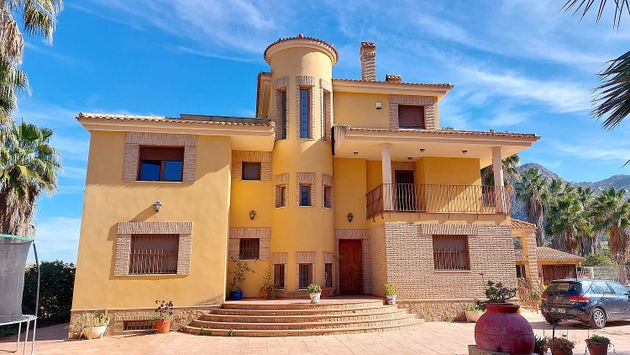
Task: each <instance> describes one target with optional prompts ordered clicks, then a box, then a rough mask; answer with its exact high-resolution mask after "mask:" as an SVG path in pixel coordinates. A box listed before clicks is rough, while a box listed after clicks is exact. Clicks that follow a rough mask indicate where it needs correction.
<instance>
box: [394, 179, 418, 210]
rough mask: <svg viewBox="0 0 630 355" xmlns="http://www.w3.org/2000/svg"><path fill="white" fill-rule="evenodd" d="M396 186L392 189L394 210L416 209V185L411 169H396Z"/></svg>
mask: <svg viewBox="0 0 630 355" xmlns="http://www.w3.org/2000/svg"><path fill="white" fill-rule="evenodd" d="M395 179H396V187H395V189H394V194H395V196H394V198H395V202H394V206H395V207H396V211H415V210H416V186H415V184H414V183H415V181H414V172H413V170H396V172H395Z"/></svg>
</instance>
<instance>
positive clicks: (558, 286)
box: [545, 282, 580, 294]
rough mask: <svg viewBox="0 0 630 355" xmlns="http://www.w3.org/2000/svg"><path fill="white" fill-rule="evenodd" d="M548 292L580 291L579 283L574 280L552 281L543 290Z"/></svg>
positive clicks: (577, 292)
mask: <svg viewBox="0 0 630 355" xmlns="http://www.w3.org/2000/svg"><path fill="white" fill-rule="evenodd" d="M545 292H547V293H548V294H564V293H571V294H573V293H576V294H579V293H580V284H579V283H575V282H553V283H552V284H551V285H549V287H547V289H546V290H545Z"/></svg>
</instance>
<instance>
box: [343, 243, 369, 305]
mask: <svg viewBox="0 0 630 355" xmlns="http://www.w3.org/2000/svg"><path fill="white" fill-rule="evenodd" d="M362 247H363V245H362V241H361V240H354V239H340V240H339V293H340V294H342V295H360V294H362V293H363V252H362Z"/></svg>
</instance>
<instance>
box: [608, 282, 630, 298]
mask: <svg viewBox="0 0 630 355" xmlns="http://www.w3.org/2000/svg"><path fill="white" fill-rule="evenodd" d="M608 286H610V288H612V289H613V291H615V294H616V295H619V296H625V295H627V294H628V291H630V290H628V289H627V288H625V287H624V286H623V285H621V284H618V283H616V282H609V283H608Z"/></svg>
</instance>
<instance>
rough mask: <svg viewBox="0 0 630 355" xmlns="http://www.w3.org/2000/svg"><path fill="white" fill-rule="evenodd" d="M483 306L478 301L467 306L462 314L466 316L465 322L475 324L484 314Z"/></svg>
mask: <svg viewBox="0 0 630 355" xmlns="http://www.w3.org/2000/svg"><path fill="white" fill-rule="evenodd" d="M484 310H485V309H484V306H483V305H482V304H481V302H480V301H479V300H478V299H475V303H471V304H469V305H468V306H467V307H466V308H465V309H464V314H465V315H466V321H468V322H472V323H476V322H477V321H478V320H479V317H481V315H482V314H483V312H484Z"/></svg>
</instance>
